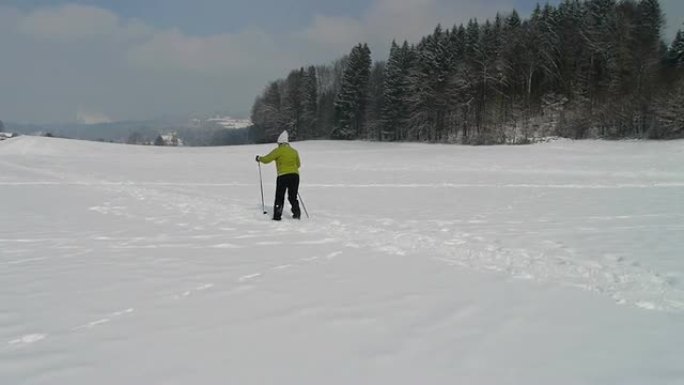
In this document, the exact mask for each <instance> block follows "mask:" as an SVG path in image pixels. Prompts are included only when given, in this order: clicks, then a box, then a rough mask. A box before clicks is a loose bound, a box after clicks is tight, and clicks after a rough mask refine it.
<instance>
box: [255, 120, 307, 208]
mask: <svg viewBox="0 0 684 385" xmlns="http://www.w3.org/2000/svg"><path fill="white" fill-rule="evenodd" d="M274 160H275V161H276V169H277V170H278V179H276V194H275V204H274V206H273V220H274V221H279V220H280V219H281V216H282V214H283V204H284V202H285V190H287V200H288V201H289V202H290V205H291V206H292V218H294V219H299V218H300V217H301V211H299V201H298V200H297V190H299V167H300V166H301V163H300V161H299V153H298V152H297V150H295V149H294V148H292V147H291V146H290V143H289V141H288V134H287V131H283V132H282V133H281V134H280V136H278V147H276V148H275V149H274V150H273V151H271V152H270V153H269V154H268V155H266V156H259V155H257V156H256V161H257V162H261V163H264V164H267V163H271V162H272V161H274Z"/></svg>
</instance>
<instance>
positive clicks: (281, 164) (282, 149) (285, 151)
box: [259, 143, 301, 176]
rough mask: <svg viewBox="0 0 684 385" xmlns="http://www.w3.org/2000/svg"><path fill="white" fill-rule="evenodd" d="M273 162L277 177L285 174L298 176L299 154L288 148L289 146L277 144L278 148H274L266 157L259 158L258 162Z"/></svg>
mask: <svg viewBox="0 0 684 385" xmlns="http://www.w3.org/2000/svg"><path fill="white" fill-rule="evenodd" d="M274 160H275V161H276V169H277V170H278V176H280V175H285V174H299V167H301V163H300V161H299V153H298V152H297V150H295V149H294V148H292V147H290V145H289V144H287V143H283V144H279V145H278V147H276V148H275V149H274V150H273V151H271V152H270V153H269V154H268V155H266V156H260V157H259V161H260V162H261V163H271V162H273V161H274Z"/></svg>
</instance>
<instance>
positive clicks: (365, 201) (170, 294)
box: [0, 137, 684, 385]
mask: <svg viewBox="0 0 684 385" xmlns="http://www.w3.org/2000/svg"><path fill="white" fill-rule="evenodd" d="M294 146H295V147H296V148H297V149H298V150H299V151H300V154H301V157H302V162H303V167H302V187H301V194H302V197H303V199H304V203H305V204H306V207H307V209H308V210H309V213H310V214H311V218H310V219H308V220H307V219H303V220H302V221H295V220H292V219H287V220H283V221H282V222H280V223H276V222H272V221H270V220H269V219H268V217H267V216H265V215H263V214H262V213H261V200H260V193H259V185H258V181H259V180H258V169H257V165H256V164H255V162H254V155H256V154H264V153H266V152H267V151H269V150H270V149H271V148H272V145H259V146H239V147H220V148H160V147H145V146H126V145H117V144H105V143H95V142H82V141H69V140H61V139H50V138H36V137H19V138H15V139H10V140H7V141H4V142H1V143H0V305H1V306H0V384H3V385H4V384H11V385H14V384H71V385H74V384H146V385H149V384H326V385H330V384H601V385H605V384H684V364H683V362H684V253H683V252H682V249H683V246H684V236H682V234H683V230H684V205H683V203H684V142H682V141H674V142H638V141H624V142H600V141H586V142H572V141H556V142H552V143H546V144H538V145H531V146H508V147H501V146H496V147H463V146H448V145H425V144H386V143H365V142H326V141H322V142H304V143H295V144H294ZM263 174H264V188H265V193H266V196H267V205H268V206H269V209H270V206H271V199H272V194H273V189H274V184H273V182H274V179H275V171H274V167H272V166H270V165H269V166H265V167H263Z"/></svg>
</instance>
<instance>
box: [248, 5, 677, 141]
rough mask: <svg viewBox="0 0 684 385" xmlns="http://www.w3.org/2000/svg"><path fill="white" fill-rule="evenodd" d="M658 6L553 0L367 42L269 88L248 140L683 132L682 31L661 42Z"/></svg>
mask: <svg viewBox="0 0 684 385" xmlns="http://www.w3.org/2000/svg"><path fill="white" fill-rule="evenodd" d="M663 25H664V16H663V14H662V11H661V7H660V4H659V2H658V0H640V1H637V0H621V1H617V0H586V1H581V0H564V1H563V2H561V4H559V5H558V6H552V5H548V4H547V5H544V6H540V5H538V6H537V7H536V8H535V10H534V11H533V12H532V14H531V15H530V16H529V17H528V18H527V19H521V17H520V16H519V14H518V13H517V12H516V11H513V12H511V13H510V14H507V15H501V14H497V15H496V17H495V18H494V19H493V20H486V21H485V22H484V23H482V22H478V21H477V20H470V21H469V22H468V23H467V24H465V25H458V26H454V27H452V28H451V29H443V28H442V26H439V25H438V26H437V27H436V28H435V30H434V32H433V33H432V34H430V35H428V36H425V37H423V38H422V39H421V40H420V41H419V42H417V43H409V42H406V41H404V42H403V43H401V44H398V43H397V42H392V44H391V48H390V52H389V57H388V58H387V60H382V61H375V62H373V61H372V59H371V52H370V49H369V48H368V46H367V45H366V44H362V43H361V44H358V45H356V46H354V47H353V48H352V49H351V51H350V53H349V54H348V55H346V56H344V57H343V58H341V59H339V60H337V61H335V62H333V63H332V64H330V65H319V66H309V67H308V68H300V69H297V70H293V71H292V72H290V73H289V75H288V76H287V77H286V78H284V79H279V80H276V81H273V82H270V83H269V84H268V86H267V87H266V88H265V89H264V91H263V93H262V94H261V95H259V96H258V97H257V98H256V100H255V102H254V105H253V107H252V114H251V118H252V122H253V124H254V125H253V127H252V128H251V130H250V138H251V140H253V141H256V142H265V141H273V140H275V138H276V137H277V135H278V134H279V133H280V131H282V130H283V129H287V130H289V132H290V135H291V137H293V138H294V139H297V140H306V139H321V138H324V139H328V138H330V139H364V140H379V141H427V142H449V143H452V142H459V143H469V144H493V143H525V142H528V141H530V140H532V139H534V138H539V137H545V136H563V137H570V138H577V139H579V138H597V137H601V138H627V137H634V138H652V139H663V138H674V137H682V136H684V33H683V32H682V31H681V30H680V31H679V32H678V33H677V35H676V37H675V39H674V41H672V42H670V43H666V42H664V41H663V39H662V29H663Z"/></svg>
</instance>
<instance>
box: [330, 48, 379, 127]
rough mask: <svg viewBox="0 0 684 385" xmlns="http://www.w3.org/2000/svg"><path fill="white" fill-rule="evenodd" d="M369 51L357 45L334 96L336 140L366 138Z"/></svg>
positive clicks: (369, 67)
mask: <svg viewBox="0 0 684 385" xmlns="http://www.w3.org/2000/svg"><path fill="white" fill-rule="evenodd" d="M370 69H371V58H370V49H369V48H368V45H366V44H363V45H362V44H359V45H357V46H355V47H354V48H353V49H352V50H351V53H350V54H349V62H348V63H347V67H346V68H345V70H344V73H343V75H342V82H341V85H340V90H339V92H338V93H337V95H336V97H335V115H336V117H335V127H334V129H333V132H332V134H331V137H332V138H334V139H356V138H359V137H361V136H364V135H365V118H366V107H367V103H368V80H369V77H370Z"/></svg>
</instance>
